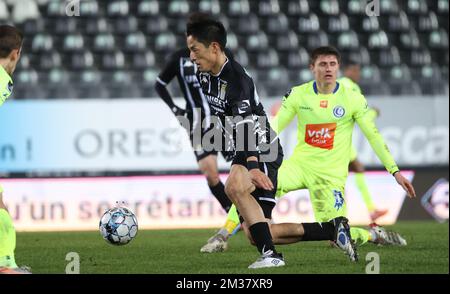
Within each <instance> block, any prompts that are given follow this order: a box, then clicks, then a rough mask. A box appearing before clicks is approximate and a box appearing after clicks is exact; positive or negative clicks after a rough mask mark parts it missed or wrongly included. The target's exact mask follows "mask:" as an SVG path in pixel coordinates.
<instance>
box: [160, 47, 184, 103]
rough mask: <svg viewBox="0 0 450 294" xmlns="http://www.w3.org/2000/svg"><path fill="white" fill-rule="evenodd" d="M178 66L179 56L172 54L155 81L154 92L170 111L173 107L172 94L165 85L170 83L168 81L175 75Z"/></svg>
mask: <svg viewBox="0 0 450 294" xmlns="http://www.w3.org/2000/svg"><path fill="white" fill-rule="evenodd" d="M178 68H179V58H177V54H172V56H171V57H170V59H169V62H168V63H167V64H166V66H165V68H164V69H163V70H162V71H161V73H160V74H159V75H158V78H157V79H156V83H155V90H156V92H157V93H158V95H159V96H160V97H161V99H162V100H163V101H164V102H165V103H166V104H167V106H169V108H170V109H171V110H172V111H173V108H174V107H175V103H174V102H173V99H172V96H171V95H170V93H169V91H168V90H167V88H166V87H167V84H168V83H170V81H171V80H172V79H173V78H174V77H175V76H176V75H177V71H178Z"/></svg>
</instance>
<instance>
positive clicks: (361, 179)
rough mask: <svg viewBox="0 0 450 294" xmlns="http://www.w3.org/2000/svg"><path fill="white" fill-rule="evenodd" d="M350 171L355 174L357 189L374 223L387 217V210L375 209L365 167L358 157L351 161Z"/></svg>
mask: <svg viewBox="0 0 450 294" xmlns="http://www.w3.org/2000/svg"><path fill="white" fill-rule="evenodd" d="M352 153H353V152H352ZM349 170H350V171H352V172H354V173H355V182H356V187H357V188H358V190H359V192H360V193H361V197H362V199H363V201H364V204H365V205H366V207H367V210H368V211H369V214H370V218H371V219H372V221H375V220H376V219H377V218H379V217H381V216H383V215H385V214H386V213H387V212H388V210H387V209H376V207H375V203H374V202H373V199H372V196H371V195H370V192H369V187H368V186H367V181H366V177H365V175H364V172H365V169H364V165H363V164H362V163H361V162H360V161H359V160H358V159H357V158H356V156H354V158H353V159H352V160H351V161H350V164H349Z"/></svg>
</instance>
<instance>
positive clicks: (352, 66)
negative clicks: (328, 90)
mask: <svg viewBox="0 0 450 294" xmlns="http://www.w3.org/2000/svg"><path fill="white" fill-rule="evenodd" d="M343 74H344V76H343V77H341V78H340V79H338V81H339V84H341V85H343V86H345V87H347V88H349V89H351V90H353V91H356V92H357V93H359V94H363V93H362V91H361V88H360V87H359V85H358V83H359V81H360V79H361V65H360V64H359V63H358V62H356V61H355V60H352V59H348V60H346V61H344V63H343ZM368 115H369V117H370V118H371V119H372V120H375V119H376V118H377V117H378V116H379V115H380V111H379V110H378V109H376V108H370V109H369V114H368ZM349 170H350V171H351V172H354V173H355V182H356V187H358V190H359V192H360V193H361V196H362V198H363V200H364V204H365V205H366V207H367V209H368V210H369V215H370V219H371V220H372V222H375V221H376V220H377V219H378V218H380V217H382V216H383V215H385V214H386V213H388V210H387V209H377V208H376V206H375V203H374V202H373V199H372V196H371V195H370V192H369V188H368V187H367V181H366V177H365V175H364V172H365V168H364V165H363V164H362V162H361V161H359V160H358V153H357V151H356V148H355V147H354V146H353V145H352V149H351V153H350V164H349Z"/></svg>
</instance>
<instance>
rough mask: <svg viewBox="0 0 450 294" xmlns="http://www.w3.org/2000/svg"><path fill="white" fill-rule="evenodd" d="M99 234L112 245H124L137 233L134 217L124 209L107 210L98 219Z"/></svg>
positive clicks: (129, 211)
mask: <svg viewBox="0 0 450 294" xmlns="http://www.w3.org/2000/svg"><path fill="white" fill-rule="evenodd" d="M99 228H100V234H101V235H102V237H103V239H105V240H106V241H107V242H108V243H110V244H113V245H125V244H128V243H130V242H131V240H133V239H134V238H135V237H136V235H137V232H138V222H137V219H136V216H135V215H134V213H133V212H131V210H129V209H128V208H126V207H115V208H112V209H109V210H107V211H106V212H105V213H104V214H103V216H102V218H101V219H100V224H99Z"/></svg>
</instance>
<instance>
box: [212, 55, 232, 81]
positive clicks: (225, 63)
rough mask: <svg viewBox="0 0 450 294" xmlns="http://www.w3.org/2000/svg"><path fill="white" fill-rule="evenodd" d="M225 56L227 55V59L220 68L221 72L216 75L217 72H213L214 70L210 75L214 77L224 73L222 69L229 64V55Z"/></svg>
mask: <svg viewBox="0 0 450 294" xmlns="http://www.w3.org/2000/svg"><path fill="white" fill-rule="evenodd" d="M225 57H226V59H227V60H225V62H224V64H223V65H222V68H221V69H220V71H219V73H218V74H216V75H215V74H213V73H212V72H210V75H212V76H213V77H218V76H220V74H221V73H222V71H223V69H224V67H225V65H227V63H228V60H229V59H228V57H227V56H225Z"/></svg>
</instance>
